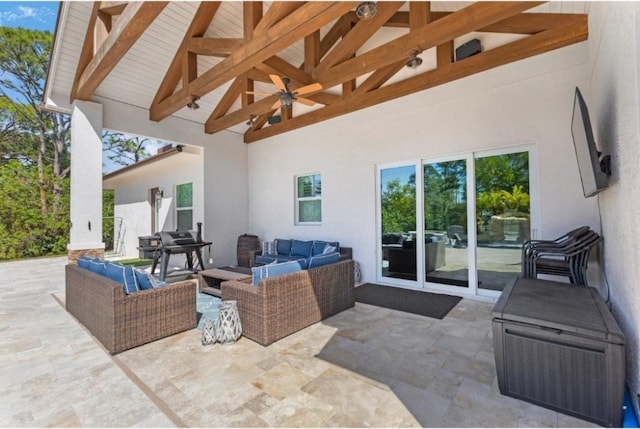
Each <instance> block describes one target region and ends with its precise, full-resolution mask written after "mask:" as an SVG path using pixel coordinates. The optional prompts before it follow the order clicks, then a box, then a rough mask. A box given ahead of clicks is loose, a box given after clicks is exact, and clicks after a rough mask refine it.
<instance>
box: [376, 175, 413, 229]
mask: <svg viewBox="0 0 640 429" xmlns="http://www.w3.org/2000/svg"><path fill="white" fill-rule="evenodd" d="M380 207H381V211H382V233H383V234H386V233H391V232H408V231H413V230H415V229H416V184H415V176H414V177H412V178H411V179H410V180H409V181H408V182H407V183H404V184H403V183H401V182H400V180H399V179H394V180H390V181H389V182H388V183H387V184H386V187H385V189H384V190H383V192H382V195H381V201H380Z"/></svg>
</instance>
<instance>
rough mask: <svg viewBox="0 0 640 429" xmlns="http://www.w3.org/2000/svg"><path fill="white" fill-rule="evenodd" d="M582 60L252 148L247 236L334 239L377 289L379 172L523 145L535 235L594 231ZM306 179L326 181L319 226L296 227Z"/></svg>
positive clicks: (573, 50)
mask: <svg viewBox="0 0 640 429" xmlns="http://www.w3.org/2000/svg"><path fill="white" fill-rule="evenodd" d="M586 59H587V44H586V43H581V44H578V45H574V46H571V47H568V48H564V49H561V50H558V51H554V52H550V53H547V54H544V55H542V56H539V57H536V58H531V59H528V60H525V61H521V62H519V63H516V64H511V65H507V66H504V67H500V68H498V69H495V70H492V71H489V72H485V73H482V74H480V75H476V76H472V77H469V78H466V79H463V80H460V81H456V82H454V83H451V84H448V85H444V86H441V87H438V88H434V89H432V90H429V91H424V92H422V93H419V94H414V95H412V96H409V97H404V98H402V99H400V100H394V101H392V102H388V103H385V104H383V105H378V106H374V107H372V108H369V109H366V110H362V111H360V112H356V113H354V114H350V115H348V116H344V117H340V118H336V119H333V120H330V121H326V122H323V123H320V124H317V125H315V126H313V127H307V128H305V129H303V130H297V131H294V132H290V133H286V134H283V135H279V136H275V137H273V138H270V139H269V140H264V141H260V142H257V143H254V144H251V145H250V147H249V192H250V196H249V213H250V216H249V224H250V231H251V232H252V233H256V234H258V235H259V236H260V238H261V239H263V240H264V239H274V238H277V237H294V238H301V239H310V238H319V239H331V240H339V241H340V242H341V243H342V244H344V245H346V246H351V247H353V250H354V259H356V260H358V261H359V262H360V264H361V267H362V273H363V279H364V281H375V270H376V234H377V231H376V228H375V219H376V215H375V210H376V200H375V170H376V165H377V164H381V163H389V162H396V161H402V160H413V159H419V158H430V157H437V156H443V155H449V154H456V153H463V152H468V151H473V150H485V149H491V148H499V147H506V146H511V145H518V144H523V143H532V144H535V145H536V147H537V156H538V166H539V171H538V176H539V181H538V185H539V190H540V205H539V215H540V235H541V236H543V237H555V236H558V235H561V234H562V233H564V232H566V231H568V230H569V229H572V228H574V227H575V226H578V225H582V224H588V225H592V226H593V227H594V228H597V227H598V218H597V211H596V210H597V208H596V205H595V201H594V200H585V199H584V198H583V197H582V188H581V184H580V178H579V174H578V166H577V162H576V159H575V154H574V149H573V141H572V137H571V127H570V124H571V115H572V109H573V93H574V88H575V86H576V85H577V84H584V82H585V73H584V70H585V69H586V67H585V64H586ZM310 172H320V173H321V174H322V181H323V183H322V185H323V200H322V210H323V223H322V225H321V226H295V225H294V219H293V217H294V199H293V197H294V183H293V180H294V179H293V178H294V176H295V175H297V174H304V173H310Z"/></svg>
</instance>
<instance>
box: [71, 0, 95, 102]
mask: <svg viewBox="0 0 640 429" xmlns="http://www.w3.org/2000/svg"><path fill="white" fill-rule="evenodd" d="M98 12H100V2H95V3H94V4H93V9H92V10H91V15H90V16H89V22H88V23H87V32H86V33H85V34H84V42H83V43H82V51H80V58H79V59H78V65H77V67H76V74H75V77H74V79H73V85H72V86H71V94H70V96H69V102H71V103H73V100H75V99H76V96H77V93H78V84H79V83H80V77H81V76H82V72H83V71H84V70H85V69H86V68H87V66H88V65H89V63H90V62H91V59H92V58H93V53H94V51H95V45H94V37H95V27H96V22H97V20H98Z"/></svg>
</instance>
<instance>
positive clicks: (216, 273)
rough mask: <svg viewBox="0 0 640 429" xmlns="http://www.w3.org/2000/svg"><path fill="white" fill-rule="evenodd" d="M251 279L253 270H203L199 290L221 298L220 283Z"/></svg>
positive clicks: (233, 268)
mask: <svg viewBox="0 0 640 429" xmlns="http://www.w3.org/2000/svg"><path fill="white" fill-rule="evenodd" d="M250 278H251V269H250V268H242V267H222V268H213V269H210V270H203V271H200V272H199V273H198V289H199V290H200V292H201V293H208V294H209V295H214V296H218V297H219V296H220V283H222V282H224V281H227V280H245V279H250Z"/></svg>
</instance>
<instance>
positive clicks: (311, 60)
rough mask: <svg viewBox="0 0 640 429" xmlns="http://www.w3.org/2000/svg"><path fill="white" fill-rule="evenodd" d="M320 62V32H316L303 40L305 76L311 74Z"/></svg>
mask: <svg viewBox="0 0 640 429" xmlns="http://www.w3.org/2000/svg"><path fill="white" fill-rule="evenodd" d="M319 62H320V30H316V31H314V32H313V33H311V34H309V35H308V36H307V37H305V38H304V62H303V63H302V64H303V69H304V72H305V73H307V74H310V73H312V72H313V71H314V70H315V69H316V66H317V65H318V63H319Z"/></svg>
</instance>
